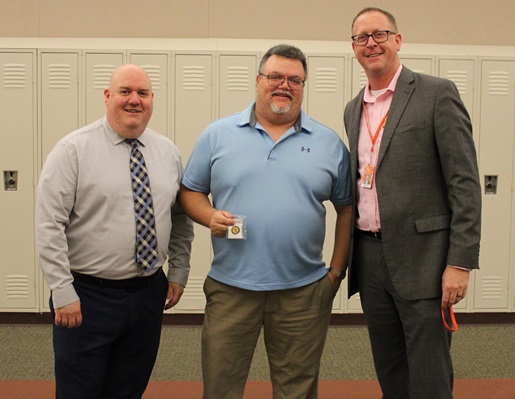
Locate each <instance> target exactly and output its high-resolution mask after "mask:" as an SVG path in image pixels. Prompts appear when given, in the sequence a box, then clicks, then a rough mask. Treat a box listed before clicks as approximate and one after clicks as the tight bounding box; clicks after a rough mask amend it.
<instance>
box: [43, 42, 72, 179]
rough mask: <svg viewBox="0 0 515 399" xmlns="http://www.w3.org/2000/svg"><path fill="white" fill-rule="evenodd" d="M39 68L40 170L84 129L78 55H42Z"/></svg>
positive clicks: (52, 53) (46, 53) (47, 53)
mask: <svg viewBox="0 0 515 399" xmlns="http://www.w3.org/2000/svg"><path fill="white" fill-rule="evenodd" d="M40 65H41V67H40V78H39V79H40V99H41V103H40V113H41V118H40V131H41V144H40V151H41V152H40V154H39V156H40V160H41V163H40V164H39V165H38V168H39V169H41V168H42V167H43V163H44V162H45V159H46V157H47V156H48V154H49V153H50V151H51V150H52V148H54V146H55V144H56V143H57V142H58V141H59V140H60V139H61V138H62V137H64V136H66V135H67V134H68V133H71V132H73V131H74V130H76V129H78V128H79V127H81V122H80V115H81V113H80V105H79V79H80V76H79V73H80V70H79V53H78V52H69V53H60V52H42V53H41V55H40Z"/></svg>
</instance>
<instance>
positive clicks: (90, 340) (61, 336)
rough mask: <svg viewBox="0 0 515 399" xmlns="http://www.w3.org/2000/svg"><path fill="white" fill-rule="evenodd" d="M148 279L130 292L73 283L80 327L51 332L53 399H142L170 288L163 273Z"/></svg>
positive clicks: (151, 366)
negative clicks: (54, 383)
mask: <svg viewBox="0 0 515 399" xmlns="http://www.w3.org/2000/svg"><path fill="white" fill-rule="evenodd" d="M147 279H149V280H148V283H146V284H143V286H141V285H136V286H130V287H129V288H119V287H110V286H102V285H99V284H97V283H95V282H89V281H88V282H84V281H78V279H77V278H76V279H75V281H74V283H73V284H74V287H75V289H76V291H77V294H78V295H79V297H80V300H81V310H82V316H83V322H82V325H81V326H80V327H78V328H71V329H68V328H63V327H58V326H55V325H54V327H53V341H54V352H55V377H56V398H57V399H121V398H126V399H136V398H141V396H142V395H143V392H144V391H145V389H146V387H147V384H148V380H149V378H150V375H151V373H152V369H153V367H154V363H155V360H156V357H157V351H158V347H159V340H160V337H161V324H162V318H163V307H164V304H165V300H166V293H167V289H168V281H167V279H166V277H165V275H164V273H163V271H162V270H161V271H158V272H156V275H155V276H154V277H147ZM50 302H52V301H50ZM52 310H53V309H52ZM52 313H53V312H52Z"/></svg>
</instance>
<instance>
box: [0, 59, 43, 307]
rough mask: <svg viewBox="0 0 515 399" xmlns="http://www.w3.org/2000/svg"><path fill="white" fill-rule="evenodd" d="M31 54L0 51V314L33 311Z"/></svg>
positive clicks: (32, 107)
mask: <svg viewBox="0 0 515 399" xmlns="http://www.w3.org/2000/svg"><path fill="white" fill-rule="evenodd" d="M35 54H36V53H35V51H31V50H26V51H20V52H9V51H6V52H1V51H0V109H1V110H2V112H1V114H0V125H1V126H2V134H1V142H0V177H1V179H2V186H1V187H0V204H1V206H2V212H0V226H1V233H0V234H1V240H0V253H1V254H2V256H1V257H0V310H1V311H4V312H6V311H33V312H34V311H37V310H38V309H37V305H38V304H37V294H36V285H37V284H36V281H37V276H38V274H37V273H36V266H35V251H34V181H35V177H34V170H35V161H34V159H35V155H36V152H35V143H36V136H35V132H36V101H35V93H36V91H35V81H36V76H35V70H36V68H35V65H34V64H35Z"/></svg>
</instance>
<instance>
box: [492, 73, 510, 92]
mask: <svg viewBox="0 0 515 399" xmlns="http://www.w3.org/2000/svg"><path fill="white" fill-rule="evenodd" d="M509 93H510V76H509V73H508V72H505V71H492V72H490V73H489V74H488V94H490V95H492V96H507V95H509Z"/></svg>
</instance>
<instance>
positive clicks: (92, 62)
mask: <svg viewBox="0 0 515 399" xmlns="http://www.w3.org/2000/svg"><path fill="white" fill-rule="evenodd" d="M123 56H124V54H123V53H122V52H121V51H120V52H117V53H100V52H97V53H93V52H91V53H90V52H86V54H85V63H86V65H85V79H86V80H85V92H86V93H85V94H86V100H85V104H86V110H85V111H86V113H85V115H86V119H85V125H88V124H90V123H93V122H95V121H96V120H97V119H99V118H101V117H102V116H104V115H105V103H104V90H105V89H106V88H107V86H109V79H110V78H111V74H112V73H113V71H114V69H115V68H116V67H118V66H120V65H122V64H123V61H124V57H123Z"/></svg>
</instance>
